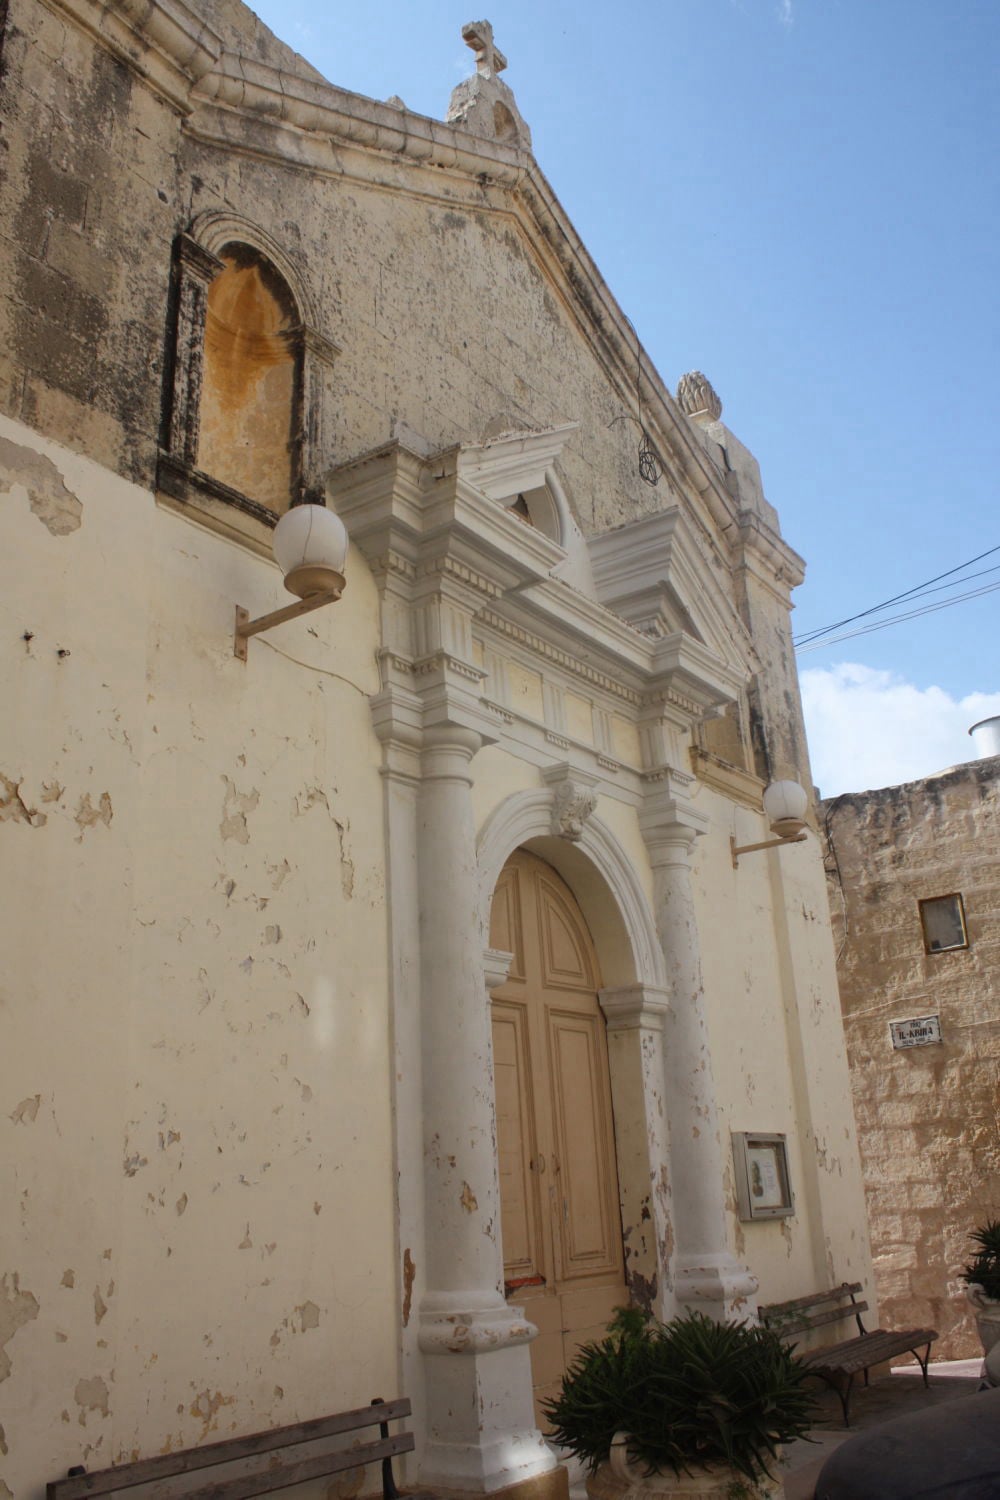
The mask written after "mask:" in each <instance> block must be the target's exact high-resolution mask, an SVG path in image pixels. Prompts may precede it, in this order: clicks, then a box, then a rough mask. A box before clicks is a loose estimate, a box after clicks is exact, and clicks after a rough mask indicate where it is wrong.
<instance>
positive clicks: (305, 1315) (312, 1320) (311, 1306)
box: [295, 1302, 319, 1333]
mask: <svg viewBox="0 0 1000 1500" xmlns="http://www.w3.org/2000/svg"><path fill="white" fill-rule="evenodd" d="M295 1311H296V1312H297V1313H298V1315H299V1318H300V1319H301V1322H302V1332H303V1333H305V1332H306V1331H307V1330H308V1329H310V1328H318V1327H319V1308H318V1307H317V1306H316V1304H315V1302H303V1304H302V1306H301V1307H297V1308H296V1309H295Z"/></svg>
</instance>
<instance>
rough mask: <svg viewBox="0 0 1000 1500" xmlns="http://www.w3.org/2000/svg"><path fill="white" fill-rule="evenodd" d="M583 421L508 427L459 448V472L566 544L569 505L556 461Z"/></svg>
mask: <svg viewBox="0 0 1000 1500" xmlns="http://www.w3.org/2000/svg"><path fill="white" fill-rule="evenodd" d="M579 425H580V424H579V422H564V423H563V424H562V426H560V427H548V428H546V429H544V430H543V431H542V432H507V433H502V434H500V436H498V437H495V438H491V439H490V441H489V442H486V443H480V444H477V445H475V446H472V445H463V446H462V447H461V448H460V449H459V450H458V456H457V459H456V467H457V472H458V476H459V478H460V479H462V480H464V481H465V482H466V483H467V484H469V485H471V486H472V488H473V489H476V490H478V491H479V492H480V494H483V495H488V496H489V498H490V499H491V500H499V501H500V503H501V504H502V505H504V506H506V507H507V509H508V510H510V511H512V512H513V514H514V515H517V516H520V518H521V519H522V520H524V521H526V522H527V523H528V524H529V525H531V526H534V527H536V528H537V530H539V531H540V532H541V533H542V534H543V535H544V536H547V537H549V538H550V540H552V541H553V542H558V543H559V545H560V546H565V545H566V535H567V530H568V524H567V523H568V521H569V506H568V504H567V502H566V497H565V495H564V494H563V490H562V486H561V484H560V483H559V480H558V477H557V476H556V473H555V469H554V465H555V462H556V460H557V459H558V457H559V455H560V453H561V452H562V450H563V447H564V445H565V443H566V439H567V438H568V437H569V436H570V434H571V433H573V432H576V430H577V428H578V427H579Z"/></svg>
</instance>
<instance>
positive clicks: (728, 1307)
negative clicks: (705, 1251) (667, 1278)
mask: <svg viewBox="0 0 1000 1500" xmlns="http://www.w3.org/2000/svg"><path fill="white" fill-rule="evenodd" d="M759 1285H760V1283H759V1282H758V1280H757V1278H756V1276H755V1275H754V1274H753V1272H752V1271H751V1270H750V1268H749V1267H748V1266H744V1265H741V1264H740V1262H739V1261H738V1260H734V1259H733V1257H732V1256H731V1255H703V1256H699V1257H695V1256H690V1257H685V1258H684V1259H683V1260H681V1261H679V1262H675V1265H674V1295H675V1297H676V1298H677V1301H678V1303H679V1304H680V1306H681V1307H682V1308H685V1309H688V1308H690V1309H693V1310H696V1311H698V1312H703V1313H707V1314H708V1316H709V1317H710V1318H715V1319H724V1320H725V1321H726V1322H739V1321H741V1320H749V1321H755V1320H756V1317H757V1288H758V1286H759Z"/></svg>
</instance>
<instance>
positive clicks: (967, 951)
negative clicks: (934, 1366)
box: [823, 759, 1000, 1358]
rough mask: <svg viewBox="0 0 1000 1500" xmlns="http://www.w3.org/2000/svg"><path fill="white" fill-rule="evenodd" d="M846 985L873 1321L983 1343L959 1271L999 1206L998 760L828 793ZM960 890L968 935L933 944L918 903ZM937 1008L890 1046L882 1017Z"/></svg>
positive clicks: (833, 892)
mask: <svg viewBox="0 0 1000 1500" xmlns="http://www.w3.org/2000/svg"><path fill="white" fill-rule="evenodd" d="M823 807H824V813H825V818H826V824H827V828H828V830H829V858H828V860H827V876H828V886H829V893H830V909H831V912H832V916H833V924H834V935H835V940H836V942H837V945H838V951H839V963H838V970H839V976H840V994H841V1002H842V1006H843V1013H844V1029H845V1032H846V1036H847V1047H848V1057H849V1060H850V1069H851V1083H852V1090H853V1095H854V1110H855V1115H856V1118H857V1125H858V1136H859V1140H860V1145H861V1158H862V1163H863V1170H864V1177H865V1190H866V1195H867V1201H868V1212H869V1221H870V1226H871V1238H872V1252H873V1256H874V1261H875V1273H876V1280H877V1284H878V1292H879V1305H880V1308H881V1312H882V1317H883V1319H884V1320H885V1322H886V1323H887V1324H895V1325H896V1326H900V1325H905V1324H912V1323H922V1324H930V1325H931V1326H932V1327H935V1328H937V1329H938V1330H939V1332H940V1334H941V1339H940V1341H939V1342H938V1344H937V1345H936V1346H935V1349H936V1355H937V1357H938V1358H961V1357H965V1356H970V1355H973V1354H975V1353H976V1352H977V1350H978V1348H979V1345H978V1340H977V1338H976V1333H975V1327H974V1324H973V1322H972V1319H971V1317H970V1316H969V1314H968V1313H967V1312H966V1309H965V1300H964V1296H963V1294H962V1287H961V1283H960V1282H959V1281H958V1274H959V1272H960V1271H961V1269H962V1267H963V1265H964V1264H965V1262H966V1260H967V1258H968V1254H969V1246H968V1234H969V1231H970V1230H971V1229H972V1228H974V1227H975V1226H976V1225H978V1224H981V1223H982V1222H983V1221H984V1220H985V1219H986V1218H987V1217H990V1216H996V1215H997V1214H998V1213H1000V1128H998V1114H997V1099H998V1085H1000V1020H998V1003H1000V856H998V852H997V851H998V847H1000V845H998V836H1000V760H998V759H990V760H982V761H974V762H971V763H970V764H968V765H962V766H958V767H956V768H955V769H953V770H950V771H946V772H944V773H943V774H941V775H938V776H933V777H930V778H928V779H927V780H924V781H917V782H911V783H909V784H907V785H905V786H897V787H886V788H883V789H881V790H879V791H871V792H859V793H852V794H849V795H846V796H842V797H837V798H834V799H831V800H830V801H828V802H826V803H824V804H823ZM955 892H958V893H960V894H961V895H962V897H963V900H964V905H965V913H966V921H967V925H968V938H969V946H968V948H963V949H954V950H950V951H944V952H939V953H927V952H925V950H924V941H923V935H922V929H921V923H920V915H919V909H918V905H917V903H918V901H920V900H924V899H927V898H928V897H935V896H942V895H949V894H952V893H955ZM926 1015H937V1016H940V1023H941V1042H940V1044H933V1045H927V1046H918V1047H911V1048H908V1049H906V1050H898V1051H897V1050H894V1049H893V1047H892V1043H891V1040H890V1033H889V1023H890V1022H891V1021H895V1020H907V1019H910V1018H916V1017H922V1016H926Z"/></svg>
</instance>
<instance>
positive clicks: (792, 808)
mask: <svg viewBox="0 0 1000 1500" xmlns="http://www.w3.org/2000/svg"><path fill="white" fill-rule="evenodd" d="M808 806H809V798H808V797H807V796H806V792H805V787H801V786H799V784H798V782H797V781H772V782H771V785H770V786H769V787H766V788H765V790H764V816H765V817H766V818H767V821H768V825H769V827H770V829H771V832H772V833H776V834H777V835H778V837H779V839H793V838H795V836H796V835H797V834H800V833H801V832H802V830H803V828H805V826H806V809H807V807H808Z"/></svg>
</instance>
